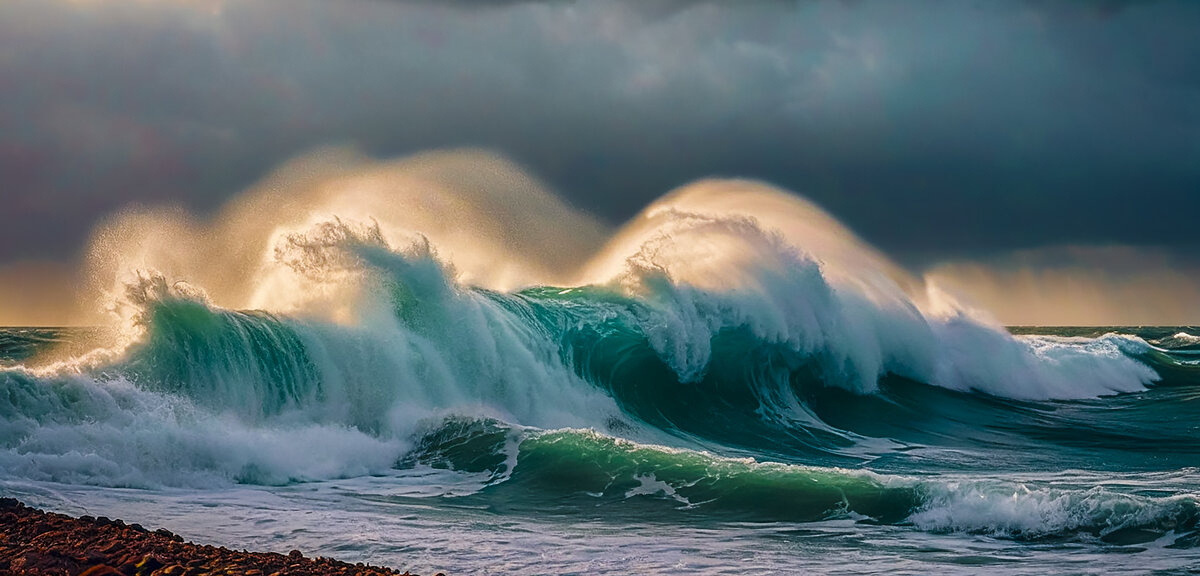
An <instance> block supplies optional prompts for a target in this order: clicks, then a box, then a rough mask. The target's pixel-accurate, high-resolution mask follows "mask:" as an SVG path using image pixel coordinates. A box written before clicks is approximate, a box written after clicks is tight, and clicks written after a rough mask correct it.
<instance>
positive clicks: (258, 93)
mask: <svg viewBox="0 0 1200 576" xmlns="http://www.w3.org/2000/svg"><path fill="white" fill-rule="evenodd" d="M1197 30H1200V2H1194V1H1188V0H1181V1H1176V2H1172V1H1167V0H1162V1H1146V2H1131V1H1124V2H1116V1H1098V2H1085V1H1049V0H1045V1H1036V0H1025V1H1018V0H1012V1H1003V2H1002V1H950V0H941V1H937V0H925V1H922V0H914V1H907V2H898V1H892V0H886V1H885V0H878V1H871V0H841V1H808V0H792V1H789V0H760V1H755V0H749V1H741V2H734V1H728V2H722V1H715V0H714V1H701V0H695V1H687V0H658V1H655V0H628V1H616V0H586V1H584V0H578V1H571V0H557V1H554V0H545V1H540V2H538V1H533V2H515V1H490V2H489V1H484V0H476V1H467V0H460V1H455V2H444V1H442V2H438V1H434V0H428V1H403V0H389V1H385V0H374V1H372V0H341V1H334V0H174V1H171V0H5V1H4V2H0V199H2V202H0V268H3V267H4V266H15V265H17V264H18V263H28V262H39V263H53V262H66V261H70V260H72V259H75V258H77V257H79V253H80V251H81V250H82V249H83V246H84V243H85V241H86V239H87V237H88V234H89V232H90V230H91V229H92V227H93V226H94V225H95V223H96V222H97V221H98V220H100V219H101V218H102V217H104V216H105V215H107V214H110V213H112V212H113V211H115V210H118V209H120V208H121V207H123V206H126V205H129V204H130V203H141V204H163V203H181V204H183V205H185V206H187V207H189V208H191V209H194V210H198V211H205V210H213V209H215V208H217V207H218V206H220V205H221V203H222V202H223V201H225V200H226V199H228V198H230V197H232V196H234V195H236V194H238V193H239V192H240V191H242V190H244V189H245V188H246V187H248V186H249V185H251V184H252V183H253V182H255V181H256V180H258V179H260V178H261V177H263V176H264V175H265V174H267V173H269V172H270V171H271V170H272V169H273V168H274V167H276V166H278V165H279V164H280V163H282V162H285V161H286V160H287V159H289V158H293V157H295V156H297V155H300V154H303V153H305V152H308V151H310V150H312V149H314V148H316V147H319V146H324V145H330V144H348V145H353V146H357V147H358V148H360V149H361V150H363V151H365V152H366V153H368V154H370V155H372V156H376V157H380V158H387V157H394V156H402V155H405V154H410V153H414V152H419V151H423V150H430V149H438V148H447V147H461V146H470V147H482V148H487V149H491V150H495V151H497V152H499V153H501V154H503V155H505V156H507V157H508V158H511V159H512V160H514V161H515V162H517V163H518V164H520V165H522V166H524V167H526V168H527V169H528V170H529V171H530V172H531V173H532V174H534V175H536V176H537V177H539V178H541V179H543V180H544V181H545V182H546V183H547V184H548V186H549V187H550V188H551V189H552V190H554V191H555V192H556V193H558V194H560V195H561V196H563V197H564V198H566V199H568V201H570V202H571V203H573V204H574V205H575V206H577V207H579V208H581V209H584V210H586V211H588V212H591V213H593V214H595V215H597V216H599V217H600V218H602V219H603V220H605V221H607V222H609V223H612V224H618V223H620V222H621V221H622V220H624V219H625V218H628V217H629V216H631V215H633V214H634V213H635V212H636V211H637V210H638V209H640V208H642V207H643V206H645V205H646V204H647V203H649V202H651V201H652V200H653V199H654V198H656V197H658V196H660V195H662V194H663V193H665V192H667V191H669V190H671V189H672V188H675V187H677V186H680V185H682V184H685V183H687V182H689V181H692V180H695V179H697V178H702V177H708V176H731V177H749V178H756V179H762V180H766V181H769V182H771V183H773V184H776V185H779V186H781V187H784V188H787V189H790V190H794V191H797V192H799V193H802V194H804V195H805V196H807V197H808V198H811V199H812V200H814V201H815V202H817V203H818V204H820V205H821V206H823V207H825V208H826V209H828V210H829V211H830V212H832V213H833V214H834V215H835V216H836V217H838V218H839V219H840V220H842V221H843V222H845V223H846V224H847V225H848V226H849V227H851V228H852V229H854V230H855V231H856V232H857V233H859V234H860V235H861V236H863V237H864V238H865V239H866V240H867V241H868V242H871V243H873V244H874V245H876V246H878V247H879V248H880V249H881V250H883V251H884V252H886V253H887V254H889V255H890V256H892V257H893V258H895V259H896V260H898V261H899V262H901V263H903V264H904V265H906V266H909V267H910V268H913V269H916V270H941V271H943V272H945V271H947V270H952V269H962V268H963V266H974V265H976V264H977V263H985V264H987V265H989V266H994V267H1000V268H1004V269H1005V270H1009V271H1011V270H1012V269H1016V268H1019V267H1021V266H1024V265H1025V264H1023V263H1024V262H1028V261H1030V260H1034V261H1037V262H1038V263H1039V264H1038V265H1039V266H1057V265H1060V264H1061V265H1063V266H1085V267H1090V268H1099V269H1101V273H1104V274H1110V275H1111V274H1116V275H1118V276H1119V275H1121V274H1122V273H1123V272H1122V270H1125V269H1126V268H1125V267H1127V266H1128V265H1129V264H1128V261H1129V260H1133V261H1134V262H1138V261H1141V260H1144V259H1140V258H1137V257H1134V258H1130V257H1129V254H1130V252H1129V251H1130V250H1133V251H1135V253H1142V251H1144V252H1145V253H1147V254H1153V255H1154V258H1153V259H1152V260H1153V262H1154V264H1155V266H1158V267H1159V268H1160V269H1161V270H1167V271H1170V272H1171V274H1172V282H1175V283H1177V284H1178V285H1180V286H1183V287H1184V294H1191V295H1195V294H1196V293H1197V290H1198V289H1197V288H1195V283H1194V280H1195V279H1196V278H1198V277H1200V274H1195V271H1196V270H1197V269H1198V268H1200V267H1198V266H1197V262H1198V261H1200V256H1197V255H1198V254H1200V234H1198V233H1197V232H1196V230H1197V228H1196V225H1195V223H1196V221H1197V214H1200V34H1197ZM1079 246H1083V247H1088V248H1087V251H1086V253H1087V254H1088V257H1087V258H1085V259H1083V261H1082V263H1078V262H1074V261H1071V258H1072V257H1071V255H1072V254H1077V253H1079V252H1078V251H1077V250H1072V249H1070V248H1066V249H1064V248H1063V247H1079ZM1114 247H1115V248H1114ZM1039 251H1042V252H1039ZM1106 253H1113V254H1119V257H1114V259H1113V261H1114V262H1115V264H1114V265H1113V266H1114V270H1110V271H1105V270H1104V269H1105V266H1106V265H1107V264H1109V263H1110V262H1108V260H1106V258H1105V257H1104V254H1106ZM1030 254H1036V255H1037V256H1029V255H1030ZM1047 254H1048V255H1049V256H1047ZM1064 255H1065V256H1064ZM1047 259H1050V260H1053V262H1051V263H1049V264H1046V262H1045V261H1046V260H1047ZM39 265H43V264H39ZM45 265H50V264H45ZM1000 275H1001V276H1002V274H1000ZM993 276H996V274H993ZM972 277H973V278H976V279H978V277H979V274H978V273H973V275H972ZM1034 291H1035V292H1036V289H1034ZM1189 291H1190V292H1189ZM1175 294H1176V295H1175V296H1170V295H1168V296H1163V297H1162V298H1165V299H1168V300H1169V299H1171V298H1176V299H1178V298H1182V297H1184V296H1179V293H1175ZM1190 306H1191V307H1190V308H1188V309H1189V310H1191V311H1192V312H1194V313H1195V315H1196V316H1197V317H1200V304H1191V305H1190ZM1176 308H1178V307H1176Z"/></svg>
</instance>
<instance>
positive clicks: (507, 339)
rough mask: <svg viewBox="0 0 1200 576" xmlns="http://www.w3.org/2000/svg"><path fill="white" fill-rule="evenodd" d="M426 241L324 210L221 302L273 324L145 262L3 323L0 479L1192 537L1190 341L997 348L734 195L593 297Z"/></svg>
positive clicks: (1070, 536) (657, 232)
mask: <svg viewBox="0 0 1200 576" xmlns="http://www.w3.org/2000/svg"><path fill="white" fill-rule="evenodd" d="M249 205H252V206H260V203H255V202H250V203H249ZM256 209H257V208H256ZM235 220H236V219H235ZM137 222H138V223H139V225H144V226H149V224H147V220H146V219H145V216H144V215H139V216H138V217H137ZM174 225H175V224H172V226H174ZM497 227H498V228H503V226H500V225H498V226H497ZM160 232H161V230H160ZM419 232H420V230H407V229H405V230H401V231H390V230H387V229H386V223H381V222H380V221H374V222H371V221H351V220H345V219H342V218H339V217H335V216H330V217H328V218H326V219H317V220H315V221H313V222H309V223H307V224H306V225H305V226H303V227H300V228H288V227H283V228H280V229H279V230H277V231H276V232H275V233H273V234H269V235H263V234H261V233H256V236H255V238H259V239H262V238H268V239H269V242H268V243H267V244H266V245H265V246H262V248H263V250H262V253H263V254H266V255H267V256H266V257H265V258H264V259H263V261H262V262H258V263H255V264H254V265H253V266H251V267H250V268H247V269H245V270H241V269H237V270H234V271H233V272H236V274H233V272H230V273H229V274H227V275H230V277H232V276H237V277H239V278H242V277H244V278H248V279H250V280H248V281H249V282H252V283H253V282H257V283H258V284H257V285H253V286H249V287H248V288H247V287H245V286H243V287H241V288H239V289H237V290H234V289H230V288H226V289H224V291H225V292H226V293H230V294H232V293H240V294H250V293H253V296H252V298H253V299H254V300H255V301H258V302H271V301H277V302H278V303H279V304H278V305H276V306H269V305H267V306H263V307H261V308H258V309H253V308H238V307H236V306H227V305H221V304H219V303H217V302H216V301H215V300H214V297H213V296H212V295H210V294H209V293H208V292H207V291H206V290H205V289H204V286H203V285H201V284H197V283H193V282H185V281H184V280H185V279H187V280H189V281H190V280H192V278H200V279H201V280H203V278H204V276H205V273H204V272H198V276H194V277H191V278H188V277H187V275H183V276H174V275H170V274H169V273H167V272H163V271H162V270H159V269H157V268H154V267H149V266H148V267H145V268H136V269H132V270H124V271H122V272H120V273H119V274H118V275H117V276H116V277H114V278H115V280H119V281H118V282H116V284H115V285H117V286H119V287H120V289H119V290H117V291H113V292H110V296H112V294H115V296H112V298H111V300H110V302H109V305H108V308H109V310H111V311H112V312H113V316H114V318H116V319H117V320H116V321H114V323H113V324H112V325H111V326H108V327H107V328H105V329H96V330H28V329H25V330H22V329H6V330H2V331H0V359H2V364H0V470H3V472H2V474H3V477H4V478H5V479H6V480H8V481H17V480H20V481H30V482H56V483H67V484H76V485H95V486H121V487H138V488H148V489H154V488H163V487H193V488H202V489H212V488H221V487H228V486H230V485H233V484H238V483H240V484H259V485H290V484H295V483H305V482H317V481H324V480H330V479H339V478H341V479H345V478H358V477H372V476H382V477H408V476H412V477H424V476H422V475H427V474H432V473H434V472H433V471H440V472H437V473H438V474H446V476H438V478H439V480H438V481H437V482H436V483H432V484H430V485H428V486H425V487H424V488H420V489H416V490H415V491H414V492H412V493H411V494H409V493H406V494H409V495H408V496H404V498H409V497H419V498H424V499H428V500H430V501H437V502H444V503H454V504H453V505H456V506H457V505H464V506H478V507H484V508H487V509H490V510H494V511H496V512H499V513H506V514H521V515H533V516H536V515H549V516H564V517H572V516H576V515H580V514H588V513H592V512H589V511H594V510H596V509H597V507H600V508H603V509H604V511H605V512H604V514H605V517H607V518H628V519H630V521H635V520H637V519H645V518H647V517H654V518H659V519H662V521H665V522H694V521H703V522H718V521H720V522H725V521H728V522H747V521H748V522H821V521H827V520H830V519H838V518H851V519H855V520H857V521H860V522H863V523H867V524H872V525H889V526H902V527H910V528H912V529H916V530H923V531H928V532H932V533H946V532H966V533H971V534H986V535H990V536H995V537H1002V538H1011V539H1016V540H1030V541H1037V542H1045V541H1062V540H1064V539H1065V540H1070V541H1079V540H1086V541H1098V542H1105V543H1115V544H1119V545H1129V544H1135V543H1145V542H1149V541H1154V540H1157V539H1161V538H1168V539H1170V544H1171V545H1172V546H1177V547H1184V548H1186V547H1191V546H1193V545H1195V544H1196V542H1197V540H1198V538H1200V537H1198V536H1197V534H1198V532H1197V531H1198V529H1200V507H1198V503H1200V501H1198V499H1197V497H1196V494H1195V491H1194V490H1195V487H1194V485H1193V484H1189V482H1190V480H1189V478H1192V477H1194V474H1195V468H1194V466H1195V464H1196V462H1200V442H1197V437H1198V436H1200V432H1198V430H1197V429H1196V427H1195V422H1200V401H1198V399H1200V393H1198V392H1197V390H1198V386H1200V365H1197V356H1196V346H1197V344H1196V343H1197V342H1200V337H1198V336H1197V334H1200V332H1198V331H1196V330H1195V329H1192V328H1187V327H1181V328H1170V329H1165V330H1160V329H1149V330H1147V329H1124V328H1114V329H1111V330H1099V331H1088V330H1057V331H1055V330H1044V329H1016V330H1013V331H1012V332H1010V331H1008V330H1005V329H1003V328H1000V327H997V326H995V325H993V324H992V323H989V322H988V321H986V320H981V319H979V318H978V317H977V316H975V315H973V314H971V313H969V312H967V311H966V310H965V309H963V308H961V307H959V306H958V305H957V304H955V303H954V302H953V301H952V300H949V299H948V298H947V297H946V296H945V295H943V294H939V293H937V292H936V290H934V289H930V288H928V287H926V286H924V285H923V284H922V283H921V282H920V281H919V280H917V279H915V278H913V277H911V276H909V275H907V273H905V272H904V271H903V270H900V269H899V268H898V267H896V266H895V265H893V264H890V263H889V262H887V261H886V259H884V258H883V257H882V256H881V255H879V254H878V253H876V252H874V251H873V250H871V249H870V248H869V247H867V246H865V245H864V244H862V243H861V242H860V241H858V240H857V239H855V238H854V237H853V235H852V234H850V233H849V232H848V231H846V230H845V229H844V228H842V227H840V225H839V224H837V223H836V221H833V220H832V218H830V217H828V216H827V215H824V214H823V213H821V212H819V210H817V209H816V208H815V207H813V206H811V205H809V204H807V203H804V202H803V201H802V200H799V199H796V198H794V197H791V196H789V195H786V194H784V193H782V192H779V191H775V190H772V189H768V188H766V187H763V186H759V185H752V184H750V183H745V182H734V183H725V184H722V183H718V182H708V183H703V184H701V185H698V186H697V187H694V188H691V189H684V190H681V191H679V192H676V193H674V194H672V195H670V196H667V197H665V198H664V199H663V200H660V201H659V202H658V203H656V204H655V205H653V206H651V207H650V208H648V209H647V211H646V212H645V213H644V214H643V215H641V216H639V218H637V219H635V220H634V221H633V222H632V223H631V224H630V225H628V226H627V227H626V228H625V229H624V230H622V231H620V232H619V233H617V234H615V235H613V236H612V239H611V240H610V241H609V242H608V244H607V246H606V247H602V248H597V249H596V250H595V252H594V253H593V256H591V257H590V258H589V259H588V260H587V261H586V262H584V263H583V264H581V265H579V266H578V267H577V269H575V270H574V271H573V272H569V273H568V272H562V273H561V274H560V275H561V276H563V277H567V276H575V277H578V278H581V279H585V280H586V281H583V282H580V283H578V284H574V285H570V286H550V285H547V284H538V283H536V282H533V284H534V285H533V286H532V287H525V288H522V289H512V290H502V289H498V288H496V287H495V286H490V287H489V286H486V284H487V283H486V282H484V283H483V284H484V285H477V284H473V283H470V282H467V281H465V280H464V278H468V277H482V276H481V275H480V274H474V273H472V271H470V270H467V271H464V270H461V269H459V268H458V267H457V265H458V263H457V262H456V261H454V260H452V259H450V258H449V257H447V256H444V255H443V254H442V253H441V252H440V251H439V248H438V246H437V244H436V243H435V242H434V241H433V240H431V239H430V238H429V237H426V236H423V235H421V234H419ZM201 236H203V234H201ZM398 239H399V240H398ZM499 252H503V249H495V250H492V251H491V252H489V254H492V255H493V257H494V256H495V254H496V253H499ZM242 259H243V260H245V258H242ZM120 260H121V257H120V255H116V256H114V255H111V254H109V255H107V256H106V257H105V259H104V262H106V263H108V264H111V263H112V262H115V261H120ZM485 260H486V259H485ZM241 265H242V264H239V266H241ZM488 265H489V266H492V267H494V265H495V262H489V263H488ZM539 266H541V265H540V264H538V265H533V264H528V263H526V264H522V265H521V266H517V267H503V266H501V268H504V269H505V270H509V271H510V272H511V270H514V269H520V270H532V269H538V268H539ZM210 267H211V266H210V265H209V264H208V263H206V264H205V269H208V268H210ZM118 268H119V267H118ZM506 274H507V273H506ZM507 278H511V276H507ZM229 282H232V281H231V280H228V279H227V282H226V283H227V284H228V283H229ZM101 284H103V282H101ZM272 294H278V298H273V297H272V296H271V295H272ZM64 350H65V351H64ZM81 351H82V352H81ZM1067 469H1076V470H1089V472H1078V473H1076V474H1074V475H1073V476H1072V477H1071V478H1070V479H1064V478H1063V477H1061V476H1058V475H1057V474H1058V472H1057V471H1061V470H1067ZM413 475H415V476H413ZM447 505H450V504H447Z"/></svg>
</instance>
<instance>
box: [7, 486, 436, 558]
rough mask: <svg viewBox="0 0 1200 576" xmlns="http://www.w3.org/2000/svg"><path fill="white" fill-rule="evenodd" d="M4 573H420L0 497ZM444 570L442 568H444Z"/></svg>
mask: <svg viewBox="0 0 1200 576" xmlns="http://www.w3.org/2000/svg"><path fill="white" fill-rule="evenodd" d="M0 573H4V574H14V575H18V574H19V575H43V574H45V575H51V574H54V575H58V574H61V575H64V576H80V575H83V576H200V575H208V574H214V575H215V574H244V575H246V576H316V575H324V574H338V575H346V576H396V575H400V576H403V575H408V576H416V575H414V574H411V573H409V572H403V573H402V572H400V571H398V570H396V569H393V568H387V567H383V566H372V565H369V564H362V563H358V564H349V563H346V562H341V561H339V560H335V559H332V558H327V557H322V556H318V557H316V558H309V557H307V556H304V554H303V553H301V552H300V551H299V550H292V551H290V552H289V553H288V554H279V553H275V552H249V551H246V550H241V551H238V550H230V549H228V548H225V547H223V546H208V545H201V544H195V543H191V542H185V541H184V540H183V538H182V537H181V536H178V535H176V534H174V533H172V532H170V531H169V530H166V529H164V528H159V529H157V530H149V529H147V528H144V527H142V526H141V525H140V524H126V523H125V522H123V521H121V520H112V519H109V518H105V517H103V516H102V517H99V518H93V517H91V516H81V517H79V518H73V517H71V516H67V515H65V514H58V513H54V512H45V511H42V510H39V509H37V508H32V507H29V506H26V505H25V504H23V503H21V502H20V501H18V500H16V499H14V498H0ZM439 575H440V573H439Z"/></svg>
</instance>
